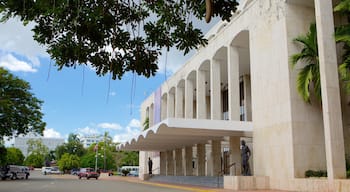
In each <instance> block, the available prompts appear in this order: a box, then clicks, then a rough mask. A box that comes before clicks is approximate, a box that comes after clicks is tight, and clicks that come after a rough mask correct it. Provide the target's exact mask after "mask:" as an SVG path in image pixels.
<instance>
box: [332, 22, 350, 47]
mask: <svg viewBox="0 0 350 192" xmlns="http://www.w3.org/2000/svg"><path fill="white" fill-rule="evenodd" d="M335 40H336V42H345V43H348V44H350V24H348V25H343V26H339V27H337V28H336V29H335Z"/></svg>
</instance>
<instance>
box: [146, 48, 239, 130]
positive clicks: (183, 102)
mask: <svg viewBox="0 0 350 192" xmlns="http://www.w3.org/2000/svg"><path fill="white" fill-rule="evenodd" d="M225 50H227V51H228V54H227V55H228V58H227V63H222V62H221V61H220V60H217V59H211V61H210V63H209V62H208V63H207V64H209V65H210V67H209V69H210V73H209V74H210V82H209V83H210V88H209V89H210V101H209V102H207V98H206V84H207V82H206V73H207V71H205V70H203V69H201V68H199V69H198V70H197V71H196V73H195V74H196V77H193V76H192V77H188V78H187V79H185V80H183V79H181V80H180V81H179V83H178V85H177V86H176V87H173V88H171V89H170V90H169V91H168V92H167V94H166V97H165V98H166V99H164V97H163V98H162V102H161V105H162V107H161V109H162V110H161V111H162V112H161V119H162V120H163V119H166V118H174V117H175V118H187V119H190V118H197V119H208V118H209V117H208V115H210V118H209V119H213V120H214V119H215V120H220V119H222V109H221V107H222V105H221V72H220V71H221V65H227V68H228V70H227V76H228V82H227V83H228V91H229V94H228V95H229V98H228V99H229V102H228V105H229V120H239V115H240V100H239V99H240V97H239V92H240V90H239V82H240V81H239V76H240V74H239V52H238V48H236V47H234V46H228V48H227V49H225ZM194 88H196V94H195V93H194V91H195V89H194ZM194 95H196V103H197V105H196V107H195V108H194V100H193V97H194ZM209 103H210V106H207V105H208V104H209ZM208 107H210V113H207V110H208ZM194 110H195V112H194ZM150 114H151V113H150ZM194 116H195V117H194ZM151 126H152V125H151Z"/></svg>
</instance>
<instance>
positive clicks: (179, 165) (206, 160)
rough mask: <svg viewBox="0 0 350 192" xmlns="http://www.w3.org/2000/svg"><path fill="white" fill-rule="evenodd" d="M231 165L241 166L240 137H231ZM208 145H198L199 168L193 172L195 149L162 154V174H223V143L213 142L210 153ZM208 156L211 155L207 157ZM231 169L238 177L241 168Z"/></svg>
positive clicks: (188, 147)
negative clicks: (207, 150) (207, 151)
mask: <svg viewBox="0 0 350 192" xmlns="http://www.w3.org/2000/svg"><path fill="white" fill-rule="evenodd" d="M229 141H230V146H229V147H230V164H232V163H236V164H237V165H239V164H240V161H241V159H240V137H230V139H229ZM205 145H206V144H196V146H195V147H196V148H197V154H196V156H197V162H196V163H197V165H196V166H197V168H196V172H194V171H193V164H192V163H193V162H192V159H193V148H192V146H187V147H184V148H179V149H175V150H169V151H165V152H160V174H161V175H167V176H170V175H176V176H217V175H219V174H221V171H223V170H222V167H221V162H222V156H221V154H222V153H221V141H220V140H211V149H210V153H206V146H205ZM207 154H209V155H208V156H207ZM236 169H237V166H236V167H230V173H231V175H236V173H237V172H239V168H238V169H237V170H236Z"/></svg>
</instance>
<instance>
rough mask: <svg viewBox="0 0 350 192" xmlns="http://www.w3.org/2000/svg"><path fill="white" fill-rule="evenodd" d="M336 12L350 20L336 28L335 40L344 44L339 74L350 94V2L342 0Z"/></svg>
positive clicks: (349, 0) (335, 9)
mask: <svg viewBox="0 0 350 192" xmlns="http://www.w3.org/2000/svg"><path fill="white" fill-rule="evenodd" d="M334 11H336V12H340V13H341V14H344V15H345V16H347V19H348V23H347V24H344V25H341V26H339V27H337V28H336V30H335V40H336V41H337V42H338V43H342V44H343V49H344V53H343V61H342V63H341V64H340V65H339V74H340V78H341V79H342V80H343V85H344V87H345V90H346V91H347V92H348V93H350V0H342V1H341V2H340V3H339V4H338V5H337V6H336V7H335V8H334Z"/></svg>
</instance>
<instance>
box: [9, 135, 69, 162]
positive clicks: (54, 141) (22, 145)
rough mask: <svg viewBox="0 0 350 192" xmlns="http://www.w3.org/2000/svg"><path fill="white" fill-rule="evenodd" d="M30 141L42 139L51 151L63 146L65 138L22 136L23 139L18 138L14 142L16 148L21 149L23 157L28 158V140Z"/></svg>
mask: <svg viewBox="0 0 350 192" xmlns="http://www.w3.org/2000/svg"><path fill="white" fill-rule="evenodd" d="M30 139H35V140H37V139H41V141H42V143H43V144H44V145H45V146H46V147H47V148H49V151H51V150H55V149H56V147H57V146H58V145H62V144H63V143H64V139H63V138H45V137H40V136H33V135H29V136H22V137H16V138H15V142H14V145H13V146H14V147H16V148H18V149H20V150H21V151H22V153H23V155H24V156H25V157H26V156H28V144H27V142H28V140H30Z"/></svg>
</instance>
